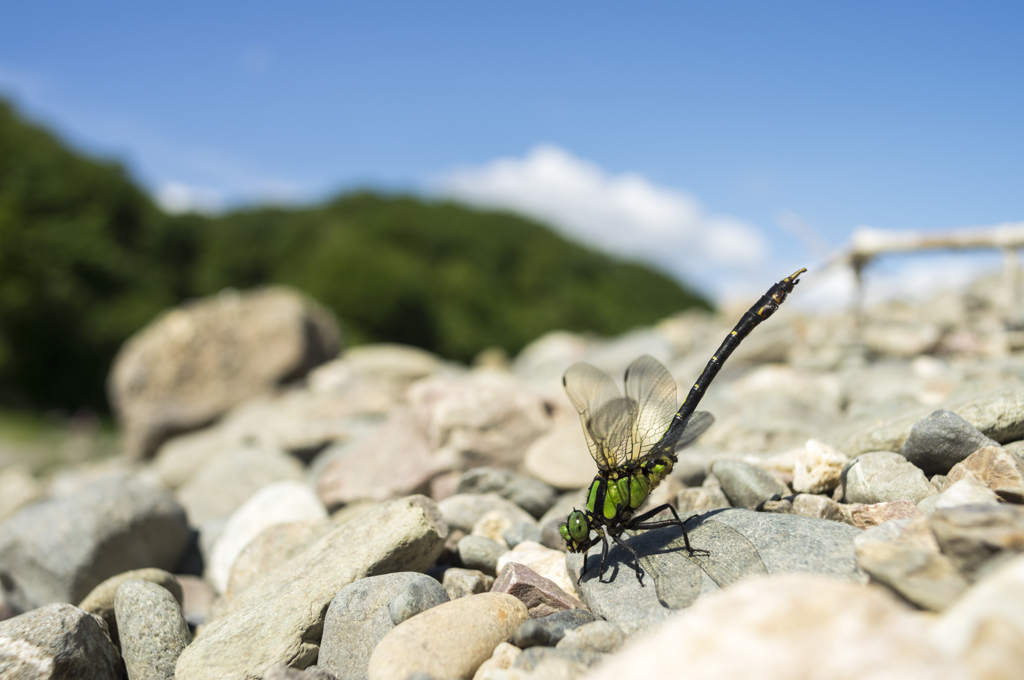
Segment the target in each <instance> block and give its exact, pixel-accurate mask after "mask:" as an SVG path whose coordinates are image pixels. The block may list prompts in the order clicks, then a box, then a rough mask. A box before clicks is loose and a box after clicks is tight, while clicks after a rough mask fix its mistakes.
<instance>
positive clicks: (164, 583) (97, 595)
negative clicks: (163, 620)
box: [78, 569, 184, 649]
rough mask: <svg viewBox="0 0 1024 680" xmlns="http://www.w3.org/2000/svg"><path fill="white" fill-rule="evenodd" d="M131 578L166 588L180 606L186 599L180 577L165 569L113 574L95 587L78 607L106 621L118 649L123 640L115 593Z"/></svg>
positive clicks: (111, 637) (135, 570)
mask: <svg viewBox="0 0 1024 680" xmlns="http://www.w3.org/2000/svg"><path fill="white" fill-rule="evenodd" d="M131 580H138V581H149V582H150V583H155V584H157V585H158V586H160V587H162V588H165V589H166V590H167V592H169V593H170V594H171V595H172V596H173V597H174V601H175V602H177V603H178V606H179V607H180V606H181V605H182V603H183V601H184V600H183V597H184V593H183V591H182V588H181V584H180V583H179V582H178V579H177V578H175V576H174V574H171V573H170V572H167V571H164V570H163V569H133V570H132V571H126V572H124V573H123V574H118V575H117V576H111V577H110V578H108V579H107V580H106V581H104V582H103V583H101V584H99V585H98V586H96V587H95V588H93V590H92V592H91V593H89V594H88V595H86V597H85V599H84V600H82V601H81V602H80V603H79V605H78V608H79V609H84V610H85V611H87V612H89V613H91V614H95V615H97V616H99V617H101V618H102V619H103V620H104V621H105V622H106V624H107V630H108V631H109V632H110V639H111V640H112V641H113V642H114V645H115V646H116V647H117V648H118V649H120V647H121V642H120V638H119V636H118V629H117V620H116V617H115V616H114V595H116V594H117V589H118V588H119V587H120V586H121V584H122V583H124V582H126V581H131Z"/></svg>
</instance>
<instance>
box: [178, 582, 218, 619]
mask: <svg viewBox="0 0 1024 680" xmlns="http://www.w3.org/2000/svg"><path fill="white" fill-rule="evenodd" d="M177 579H178V583H180V584H181V599H182V602H181V611H182V613H183V614H184V615H185V621H186V622H188V625H189V626H190V627H191V628H198V627H199V626H201V625H203V624H204V623H205V622H206V615H207V613H208V612H209V611H210V607H211V606H212V605H213V601H214V599H215V598H216V597H217V593H216V591H214V589H213V586H211V585H210V584H209V583H207V582H206V581H204V580H203V579H201V578H199V577H198V576H188V575H186V574H182V575H179V576H178V577H177Z"/></svg>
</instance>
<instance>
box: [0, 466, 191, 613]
mask: <svg viewBox="0 0 1024 680" xmlns="http://www.w3.org/2000/svg"><path fill="white" fill-rule="evenodd" d="M188 539H189V534H188V527H187V526H186V523H185V513H184V512H183V510H182V508H181V506H180V505H178V503H177V502H176V501H175V500H174V498H172V497H171V495H170V494H169V493H167V492H166V491H163V490H162V489H160V488H159V487H156V486H152V485H149V484H146V483H144V482H141V481H139V480H137V479H133V478H114V479H107V480H103V481H100V482H96V483H95V484H92V485H90V486H88V487H86V488H85V489H83V490H81V491H79V492H78V493H75V494H72V495H70V496H66V497H63V498H57V499H53V500H48V501H43V502H40V503H36V504H34V505H31V506H29V507H27V508H25V509H23V510H22V511H21V512H19V513H18V514H16V515H15V516H14V517H11V518H10V519H8V520H7V521H6V522H4V524H3V525H0V565H2V567H0V571H2V572H3V577H2V578H0V582H2V584H3V589H4V591H5V593H4V596H5V598H6V599H7V601H8V602H9V603H10V605H11V606H12V607H13V608H14V609H15V610H21V611H25V610H29V609H34V608H35V607H39V606H41V605H43V604H47V603H50V602H80V601H81V600H82V599H83V598H84V597H85V596H86V595H88V594H89V592H90V591H92V589H93V588H95V587H96V586H98V585H99V584H100V583H102V582H103V581H104V580H106V579H108V578H110V577H111V576H114V575H115V574H120V573H122V572H125V571H129V570H131V569H140V568H144V567H155V568H158V569H166V570H171V569H174V567H175V566H176V565H177V564H178V561H179V560H180V559H181V556H182V554H183V553H184V551H185V547H186V545H187V543H188Z"/></svg>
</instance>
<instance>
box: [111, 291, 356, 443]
mask: <svg viewBox="0 0 1024 680" xmlns="http://www.w3.org/2000/svg"><path fill="white" fill-rule="evenodd" d="M340 338H341V334H340V331H339V330H338V323H337V321H336V320H335V319H334V315H333V314H331V312H329V311H328V310H327V309H326V308H324V307H322V306H320V305H319V304H317V303H316V302H314V301H313V300H312V299H311V298H308V297H306V296H305V295H302V294H301V293H298V292H296V291H293V290H290V289H288V288H283V287H268V288H262V289H258V290H254V291H250V292H244V293H239V292H236V291H226V292H224V293H221V294H219V295H216V296H212V297H209V298H204V299H202V300H193V301H190V302H186V303H184V304H183V305H180V306H179V307H176V308H174V309H172V310H169V311H167V312H164V313H163V314H161V315H160V316H158V317H157V318H156V319H155V320H153V321H151V322H150V323H149V324H148V325H147V326H146V327H145V328H143V329H142V330H141V331H139V332H138V333H136V334H135V335H133V336H132V337H131V338H129V339H128V341H127V342H125V344H124V345H123V346H122V347H121V351H120V352H118V355H117V357H116V358H115V359H114V364H113V367H112V368H111V372H110V379H109V391H110V401H111V404H112V406H113V407H114V411H115V413H116V414H117V416H118V419H119V420H120V421H121V423H122V425H123V426H124V429H125V440H126V447H127V449H128V451H129V454H130V455H132V456H135V457H148V456H151V455H152V454H153V453H154V452H155V451H156V449H157V447H158V446H159V445H160V444H161V443H162V442H163V441H165V440H166V439H168V438H169V437H171V436H173V435H174V434H177V433H179V432H185V431H188V430H193V429H196V428H198V427H202V426H204V425H206V424H207V423H209V422H211V421H213V420H215V419H216V418H217V417H218V416H220V415H222V414H223V413H225V412H226V411H227V410H228V409H230V408H231V407H232V406H235V405H237V404H240V403H242V402H243V401H245V400H246V399H250V398H252V396H253V395H254V394H259V393H260V392H270V391H273V390H274V389H275V388H277V386H279V385H280V384H281V383H283V382H286V381H288V380H295V379H297V378H301V377H302V376H303V375H305V374H306V373H307V372H308V371H309V370H310V369H311V368H312V367H314V366H316V365H317V364H320V363H323V362H324V361H327V360H328V359H331V358H333V357H334V356H336V355H337V354H338V350H339V347H340Z"/></svg>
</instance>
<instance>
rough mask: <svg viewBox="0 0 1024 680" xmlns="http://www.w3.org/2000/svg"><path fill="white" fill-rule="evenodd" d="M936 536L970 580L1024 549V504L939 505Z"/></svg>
mask: <svg viewBox="0 0 1024 680" xmlns="http://www.w3.org/2000/svg"><path fill="white" fill-rule="evenodd" d="M931 528H932V531H933V532H934V533H935V539H936V540H937V541H938V543H939V546H940V547H941V548H942V552H943V554H945V555H946V556H948V557H949V558H950V559H951V560H952V561H953V564H954V565H956V567H957V568H958V569H959V570H960V572H961V573H962V574H963V575H964V576H966V577H967V578H968V579H969V580H972V581H973V580H976V579H978V578H979V577H981V576H982V575H983V574H984V573H986V572H987V571H988V570H990V569H991V568H992V567H993V566H994V565H995V564H996V563H998V562H1001V561H1003V560H1005V559H1009V558H1011V557H1013V556H1014V555H1015V554H1017V553H1020V552H1022V551H1024V508H1022V507H1020V506H1016V505H961V506H958V507H955V508H941V509H936V510H935V512H934V513H933V514H932V516H931Z"/></svg>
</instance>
